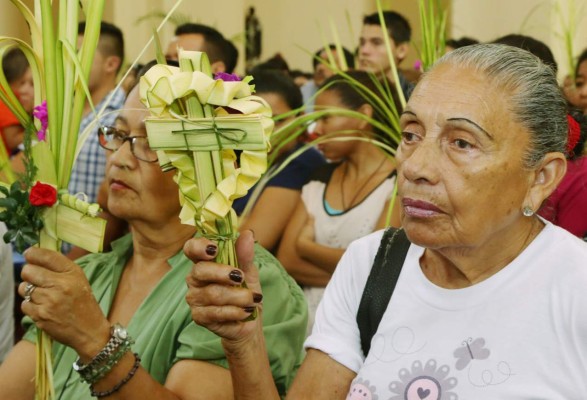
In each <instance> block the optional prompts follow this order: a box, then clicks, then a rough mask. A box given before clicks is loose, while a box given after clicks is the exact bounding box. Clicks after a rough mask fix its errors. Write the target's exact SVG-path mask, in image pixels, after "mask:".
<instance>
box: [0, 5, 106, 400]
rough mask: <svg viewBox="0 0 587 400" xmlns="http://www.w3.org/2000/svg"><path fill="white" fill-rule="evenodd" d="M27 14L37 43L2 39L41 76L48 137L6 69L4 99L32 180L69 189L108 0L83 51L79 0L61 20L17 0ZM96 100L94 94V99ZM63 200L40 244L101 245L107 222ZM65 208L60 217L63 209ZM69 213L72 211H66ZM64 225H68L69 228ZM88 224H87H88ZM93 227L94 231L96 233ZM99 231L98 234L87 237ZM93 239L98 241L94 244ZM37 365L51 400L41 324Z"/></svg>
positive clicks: (48, 8) (43, 397)
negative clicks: (20, 129)
mask: <svg viewBox="0 0 587 400" xmlns="http://www.w3.org/2000/svg"><path fill="white" fill-rule="evenodd" d="M11 2H12V3H13V4H14V5H15V6H16V7H17V8H18V9H19V11H20V12H21V13H22V14H23V16H24V17H25V20H26V22H27V24H28V26H29V29H30V33H31V42H32V47H31V46H29V45H27V44H26V43H24V42H22V41H20V40H17V39H13V38H0V45H2V46H5V45H7V44H9V45H12V44H16V45H17V46H18V47H20V48H21V49H22V50H23V52H24V53H25V56H26V57H27V59H28V61H29V65H30V67H31V70H32V72H33V79H34V82H35V104H40V103H41V102H42V101H43V100H46V102H47V113H48V132H47V142H42V141H41V142H39V143H37V144H33V145H32V144H31V143H32V142H33V139H32V138H31V135H34V133H35V132H36V131H37V128H38V126H39V125H38V122H37V125H36V126H35V125H34V123H33V121H32V119H31V117H30V116H29V115H27V114H26V112H24V110H23V109H22V107H21V106H20V104H19V102H18V100H17V99H16V97H15V96H14V94H13V93H12V92H11V90H10V89H9V87H8V83H7V82H6V79H5V77H4V75H3V74H0V85H1V86H2V88H1V89H0V99H1V100H2V101H5V102H6V104H7V105H8V106H9V107H10V108H11V110H12V111H13V112H14V114H15V115H16V116H17V118H18V119H19V121H20V122H21V124H22V125H23V126H24V127H25V132H26V133H25V135H27V137H26V139H25V148H26V149H25V155H26V157H27V159H26V160H25V165H26V166H27V173H26V174H25V176H26V177H27V178H26V180H27V184H29V185H30V184H31V181H32V180H40V181H41V182H44V183H48V184H51V185H53V186H54V187H56V188H57V189H58V190H66V188H67V185H68V183H69V178H70V175H71V169H72V167H73V163H74V161H75V157H74V156H75V149H76V146H77V141H78V131H79V126H80V122H81V118H82V113H83V108H84V104H85V102H86V99H87V96H88V90H87V87H86V85H85V81H86V80H87V77H88V75H89V71H90V67H91V65H92V59H93V54H94V52H95V51H96V47H97V43H98V39H99V33H100V21H101V17H102V10H103V8H104V0H92V1H90V2H85V3H84V4H85V5H86V6H87V7H86V9H85V10H84V11H85V12H86V19H87V24H86V31H85V34H84V43H83V46H82V50H81V53H80V54H79V55H78V54H77V52H76V51H75V48H76V47H77V36H78V35H77V26H78V15H79V1H78V0H62V1H60V2H59V10H58V14H57V15H58V20H57V21H54V19H53V7H52V1H51V0H35V2H34V12H33V11H31V10H30V9H29V8H28V7H27V6H26V5H25V4H24V3H23V2H22V0H11ZM90 101H91V100H90ZM81 203H83V202H80V204H78V203H77V202H76V201H73V202H71V204H65V203H59V204H58V205H56V206H54V207H51V208H48V209H47V210H45V211H44V212H43V219H44V228H43V229H42V230H41V232H40V241H39V245H40V246H41V247H44V248H49V249H52V250H57V251H58V250H59V249H60V246H61V239H62V238H63V237H68V238H70V237H71V238H76V237H77V238H78V240H79V242H77V243H75V244H77V245H80V246H81V247H86V248H92V249H93V250H94V251H98V250H100V249H101V237H102V235H103V228H104V225H103V223H102V222H95V221H93V218H87V219H86V221H90V220H92V221H91V222H88V223H89V224H91V225H92V226H93V227H92V228H91V229H88V228H87V226H88V225H87V224H86V223H85V222H84V223H82V222H80V221H81V220H82V216H83V215H86V216H88V215H87V212H88V206H89V205H87V204H81ZM58 209H59V210H61V211H60V217H59V219H58V216H57V210H58ZM63 215H68V217H62V216H63ZM63 226H68V229H64V228H63ZM84 228H85V229H84ZM90 232H91V233H90ZM94 232H96V235H95V236H93V237H92V239H87V238H85V234H86V233H88V236H92V234H93V233H94ZM89 242H92V243H91V244H90V243H89ZM37 334H38V335H37V351H36V353H37V363H36V365H37V367H36V374H35V386H36V388H35V398H36V399H38V400H51V399H53V398H54V396H55V394H54V389H53V375H52V355H51V347H52V346H51V339H50V338H49V336H48V335H47V334H46V333H44V332H43V331H41V330H37Z"/></svg>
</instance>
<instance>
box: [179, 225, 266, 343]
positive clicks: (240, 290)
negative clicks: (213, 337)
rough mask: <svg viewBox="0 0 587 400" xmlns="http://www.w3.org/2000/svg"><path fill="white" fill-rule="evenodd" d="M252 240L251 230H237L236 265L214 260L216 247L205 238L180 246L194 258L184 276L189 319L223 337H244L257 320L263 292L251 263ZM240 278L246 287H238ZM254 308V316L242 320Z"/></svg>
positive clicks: (227, 338)
mask: <svg viewBox="0 0 587 400" xmlns="http://www.w3.org/2000/svg"><path fill="white" fill-rule="evenodd" d="M254 244H255V242H254V238H253V233H252V232H251V231H245V232H242V233H241V235H240V237H239V239H238V240H237V242H236V252H237V257H238V262H239V267H240V269H236V268H235V267H232V266H229V265H222V264H217V263H215V262H214V261H213V260H214V258H215V257H216V254H217V251H218V247H217V246H216V244H215V243H214V242H212V241H210V240H208V239H204V238H194V239H190V240H189V241H188V242H187V243H186V244H185V246H184V252H185V254H186V256H187V257H188V258H189V259H190V260H192V261H193V262H194V265H193V267H192V270H191V272H190V274H189V275H188V277H187V279H186V281H187V284H188V292H187V295H186V300H187V303H188V305H189V306H190V308H191V312H192V319H193V320H194V322H195V323H197V324H198V325H201V326H204V327H206V328H207V329H209V330H210V331H212V332H214V333H216V334H217V335H218V336H220V337H221V338H223V339H224V340H228V341H234V342H240V341H243V340H246V339H247V338H249V337H252V336H253V335H254V333H255V331H256V329H257V328H258V324H261V314H262V303H261V301H262V299H263V296H262V294H261V284H260V281H259V271H258V270H257V268H256V267H255V265H254V264H253V260H254ZM243 282H246V284H247V288H244V287H242V283H243ZM255 308H256V309H257V310H258V316H257V318H256V319H255V320H252V321H244V320H245V319H246V318H247V317H249V316H250V315H251V314H252V312H253V311H254V309H255Z"/></svg>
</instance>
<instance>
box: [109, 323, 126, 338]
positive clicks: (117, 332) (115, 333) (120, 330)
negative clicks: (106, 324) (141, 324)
mask: <svg viewBox="0 0 587 400" xmlns="http://www.w3.org/2000/svg"><path fill="white" fill-rule="evenodd" d="M110 337H111V338H116V339H118V340H120V342H124V341H125V340H127V339H128V332H127V331H126V328H125V327H124V326H122V325H120V324H119V323H116V324H114V325H112V328H110Z"/></svg>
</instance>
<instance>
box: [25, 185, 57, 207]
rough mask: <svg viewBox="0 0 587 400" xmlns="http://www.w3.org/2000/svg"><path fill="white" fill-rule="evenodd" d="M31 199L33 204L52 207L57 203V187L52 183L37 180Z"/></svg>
mask: <svg viewBox="0 0 587 400" xmlns="http://www.w3.org/2000/svg"><path fill="white" fill-rule="evenodd" d="M29 201H30V202H31V204H32V205H33V206H37V207H41V206H47V207H51V206H52V205H53V204H55V203H57V189H55V188H54V187H53V186H51V185H47V184H45V183H41V182H39V181H37V183H35V186H33V187H32V188H31V193H30V194H29Z"/></svg>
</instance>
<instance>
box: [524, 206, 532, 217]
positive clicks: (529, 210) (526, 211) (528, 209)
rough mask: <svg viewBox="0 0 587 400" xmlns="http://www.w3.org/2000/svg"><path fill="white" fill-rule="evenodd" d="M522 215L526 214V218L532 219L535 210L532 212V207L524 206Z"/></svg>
mask: <svg viewBox="0 0 587 400" xmlns="http://www.w3.org/2000/svg"><path fill="white" fill-rule="evenodd" d="M522 214H524V217H531V216H532V215H534V210H532V208H531V207H530V206H524V208H523V209H522Z"/></svg>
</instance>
